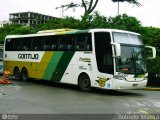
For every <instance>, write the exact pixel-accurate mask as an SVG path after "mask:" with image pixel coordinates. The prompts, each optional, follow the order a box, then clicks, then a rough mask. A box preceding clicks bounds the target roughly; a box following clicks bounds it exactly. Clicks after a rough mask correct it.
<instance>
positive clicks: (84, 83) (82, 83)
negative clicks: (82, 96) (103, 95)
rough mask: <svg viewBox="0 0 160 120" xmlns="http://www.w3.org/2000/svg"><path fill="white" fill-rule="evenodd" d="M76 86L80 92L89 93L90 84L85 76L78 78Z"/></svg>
mask: <svg viewBox="0 0 160 120" xmlns="http://www.w3.org/2000/svg"><path fill="white" fill-rule="evenodd" d="M78 86H79V88H80V90H82V91H91V82H90V79H89V77H88V75H87V74H82V75H80V76H79V79H78Z"/></svg>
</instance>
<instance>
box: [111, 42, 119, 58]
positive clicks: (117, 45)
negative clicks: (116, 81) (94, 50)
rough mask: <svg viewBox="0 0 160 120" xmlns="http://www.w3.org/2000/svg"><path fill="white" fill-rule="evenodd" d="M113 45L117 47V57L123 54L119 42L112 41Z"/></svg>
mask: <svg viewBox="0 0 160 120" xmlns="http://www.w3.org/2000/svg"><path fill="white" fill-rule="evenodd" d="M111 45H114V46H115V47H114V48H115V55H114V56H115V57H120V56H121V45H120V44H119V43H114V42H111Z"/></svg>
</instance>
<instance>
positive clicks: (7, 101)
mask: <svg viewBox="0 0 160 120" xmlns="http://www.w3.org/2000/svg"><path fill="white" fill-rule="evenodd" d="M12 82H13V84H11V85H0V114H4V113H5V114H159V113H160V92H159V91H148V90H121V91H109V90H99V89H94V90H93V91H91V92H83V91H80V90H79V89H78V87H76V86H73V85H68V84H55V83H50V82H47V83H46V82H45V81H43V82H37V81H30V82H21V81H14V80H12ZM0 120H1V119H0Z"/></svg>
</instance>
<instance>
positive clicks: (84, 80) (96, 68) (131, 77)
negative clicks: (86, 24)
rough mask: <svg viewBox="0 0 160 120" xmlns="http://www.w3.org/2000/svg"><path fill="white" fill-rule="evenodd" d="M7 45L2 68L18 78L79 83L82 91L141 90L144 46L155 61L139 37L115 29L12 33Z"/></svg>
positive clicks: (144, 55) (143, 83)
mask: <svg viewBox="0 0 160 120" xmlns="http://www.w3.org/2000/svg"><path fill="white" fill-rule="evenodd" d="M4 44H5V48H4V69H5V70H9V71H10V73H11V75H14V76H15V79H17V80H23V81H26V80H28V78H36V80H48V81H53V82H59V83H69V84H75V85H78V86H79V88H80V89H81V90H84V91H89V90H91V88H92V87H97V88H103V89H137V88H143V87H145V86H146V84H147V76H148V73H147V64H146V59H147V57H146V56H147V55H146V48H147V49H150V51H151V52H152V56H151V57H152V58H155V57H156V50H155V48H154V47H151V46H145V45H144V43H143V41H142V40H141V37H140V34H138V33H134V32H129V31H123V30H116V29H87V30H76V29H56V30H46V31H39V32H38V33H37V34H28V35H9V36H7V37H6V38H5V43H4ZM151 52H150V53H151Z"/></svg>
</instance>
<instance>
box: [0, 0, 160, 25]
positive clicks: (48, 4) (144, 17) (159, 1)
mask: <svg viewBox="0 0 160 120" xmlns="http://www.w3.org/2000/svg"><path fill="white" fill-rule="evenodd" d="M138 1H139V2H140V3H141V4H142V6H140V7H137V6H136V5H132V4H129V3H127V2H123V3H120V14H123V13H126V14H127V15H129V16H133V17H136V18H137V19H138V20H139V21H141V23H142V25H143V26H152V27H158V28H160V14H159V12H160V0H138ZM71 2H75V3H81V0H0V21H3V20H8V19H9V13H17V12H29V11H30V12H36V13H41V14H45V15H50V16H54V17H62V9H61V8H59V9H55V8H56V7H60V6H61V5H66V4H68V3H71ZM95 11H98V12H99V13H100V14H101V15H104V16H106V17H110V16H111V17H114V16H116V15H117V3H113V2H112V1H111V0H99V2H98V5H97V7H96V9H95ZM83 13H84V9H83V8H76V9H75V11H74V10H73V9H69V10H67V11H64V12H63V14H64V16H73V17H75V18H80V16H81V15H83Z"/></svg>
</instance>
